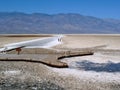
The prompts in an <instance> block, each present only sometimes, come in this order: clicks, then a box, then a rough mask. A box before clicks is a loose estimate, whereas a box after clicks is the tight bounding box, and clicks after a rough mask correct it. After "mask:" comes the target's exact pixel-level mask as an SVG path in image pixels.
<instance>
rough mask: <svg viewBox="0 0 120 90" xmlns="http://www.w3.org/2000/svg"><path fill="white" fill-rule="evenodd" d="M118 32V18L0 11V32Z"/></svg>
mask: <svg viewBox="0 0 120 90" xmlns="http://www.w3.org/2000/svg"><path fill="white" fill-rule="evenodd" d="M10 33H14V34H15V33H20V34H22V33H26V34H27V33H69V34H70V33H120V20H114V19H100V18H95V17H91V16H83V15H79V14H56V15H48V14H41V13H34V14H25V13H18V12H13V13H5V12H4V13H2V12H1V13H0V34H10Z"/></svg>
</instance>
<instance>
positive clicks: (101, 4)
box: [0, 0, 120, 19]
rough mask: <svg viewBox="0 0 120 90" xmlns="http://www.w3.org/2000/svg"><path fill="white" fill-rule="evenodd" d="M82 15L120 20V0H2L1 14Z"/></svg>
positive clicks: (0, 0) (0, 2)
mask: <svg viewBox="0 0 120 90" xmlns="http://www.w3.org/2000/svg"><path fill="white" fill-rule="evenodd" d="M13 11H17V12H26V13H35V12H38V13H47V14H57V13H80V14H82V15H87V16H95V17H100V18H119V19H120V0H0V12H13Z"/></svg>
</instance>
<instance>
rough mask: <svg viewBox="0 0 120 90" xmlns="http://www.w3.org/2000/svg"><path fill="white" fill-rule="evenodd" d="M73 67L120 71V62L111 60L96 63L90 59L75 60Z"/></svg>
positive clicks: (98, 70) (97, 70) (88, 69)
mask: <svg viewBox="0 0 120 90" xmlns="http://www.w3.org/2000/svg"><path fill="white" fill-rule="evenodd" d="M71 68H77V69H83V70H85V71H96V72H120V63H113V62H111V61H109V62H107V63H94V62H91V61H88V60H83V61H81V62H75V65H74V66H72V67H71Z"/></svg>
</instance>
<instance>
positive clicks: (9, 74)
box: [1, 70, 21, 76]
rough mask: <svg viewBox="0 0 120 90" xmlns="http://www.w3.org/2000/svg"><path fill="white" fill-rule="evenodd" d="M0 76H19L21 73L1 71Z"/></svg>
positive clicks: (18, 71) (17, 71)
mask: <svg viewBox="0 0 120 90" xmlns="http://www.w3.org/2000/svg"><path fill="white" fill-rule="evenodd" d="M1 73H2V74H4V75H5V76H11V75H20V73H21V71H20V70H8V71H2V72H1Z"/></svg>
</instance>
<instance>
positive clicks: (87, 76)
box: [51, 68, 120, 83]
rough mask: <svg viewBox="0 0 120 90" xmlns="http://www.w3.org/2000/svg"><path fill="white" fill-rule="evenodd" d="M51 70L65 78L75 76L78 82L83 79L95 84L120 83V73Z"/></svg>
mask: <svg viewBox="0 0 120 90" xmlns="http://www.w3.org/2000/svg"><path fill="white" fill-rule="evenodd" d="M51 69H52V70H53V71H54V72H56V73H58V74H59V75H60V76H63V77H69V76H73V77H75V78H76V79H78V80H81V79H82V80H88V81H93V82H105V83H107V82H115V83H120V73H106V72H93V71H82V70H76V69H57V68H51Z"/></svg>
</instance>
